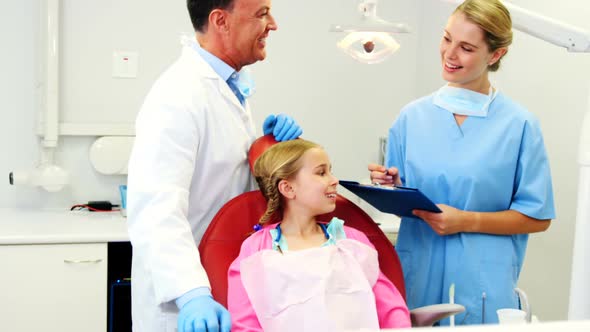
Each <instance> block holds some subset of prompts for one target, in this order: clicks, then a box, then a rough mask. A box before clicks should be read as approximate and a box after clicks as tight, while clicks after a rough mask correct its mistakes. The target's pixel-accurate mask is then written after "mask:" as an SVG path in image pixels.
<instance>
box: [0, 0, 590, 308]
mask: <svg viewBox="0 0 590 332" xmlns="http://www.w3.org/2000/svg"><path fill="white" fill-rule="evenodd" d="M40 1H43V0H3V1H2V2H1V3H0V18H1V19H0V36H1V37H2V38H0V40H2V41H3V52H1V53H0V66H1V68H2V71H1V72H2V74H3V75H2V77H1V78H0V96H1V99H0V100H1V101H2V107H0V115H2V118H3V119H4V121H3V122H2V126H3V128H2V129H3V130H2V131H0V135H1V136H0V138H1V139H0V151H2V152H3V157H2V158H3V159H2V160H3V161H2V163H0V176H2V177H5V179H6V180H5V181H6V182H4V185H0V207H37V206H38V207H59V208H68V207H69V206H70V205H72V204H75V203H80V202H84V201H87V200H94V199H110V200H113V201H117V200H118V192H117V185H118V184H120V183H124V182H125V177H122V176H118V177H110V176H103V175H100V174H97V173H96V172H95V171H94V170H93V169H92V166H91V165H90V164H89V161H88V148H89V146H90V144H91V143H92V142H93V140H94V138H93V137H62V138H60V147H59V151H58V156H57V160H58V163H59V164H60V165H61V166H63V167H64V168H66V169H67V170H69V171H70V173H71V174H72V176H73V177H75V178H76V179H77V181H76V182H74V183H73V184H72V185H71V186H69V187H68V188H66V189H65V190H63V191H62V192H59V193H56V194H48V193H46V192H44V191H43V190H41V189H35V188H27V187H15V186H9V185H8V179H7V177H8V173H9V172H10V171H12V170H20V169H31V168H32V167H33V166H34V163H35V162H37V160H38V152H37V138H36V136H35V134H34V127H35V121H36V115H37V111H38V109H39V107H38V101H39V96H38V92H37V89H36V85H37V84H38V80H39V77H38V76H37V69H38V68H37V64H38V63H39V61H40V58H39V50H38V46H37V38H38V37H37V29H38V28H39V26H38V22H39V19H38V12H39V4H40ZM63 2H64V7H63V10H62V12H63V13H62V14H63V20H62V21H63V31H62V33H63V39H62V42H63V46H62V49H61V51H62V62H61V64H62V71H61V74H62V86H61V87H62V89H63V92H62V94H61V98H62V103H61V114H62V117H63V119H64V120H67V121H71V122H84V121H89V120H93V121H101V122H103V121H111V122H121V121H122V122H128V121H132V119H133V117H134V114H135V112H136V111H137V109H138V108H139V106H140V103H141V99H142V98H143V95H144V94H145V93H146V91H147V89H148V87H149V85H150V83H151V82H152V81H153V79H154V78H155V77H156V76H157V75H158V73H159V72H160V71H161V70H162V69H163V68H165V66H166V65H167V64H168V63H169V62H171V61H173V59H175V58H176V56H177V54H178V52H179V47H178V44H177V40H178V35H179V33H180V32H183V31H185V32H188V31H190V24H189V20H188V16H187V15H186V13H185V9H184V5H185V1H183V0H177V1H141V0H126V1H116V0H101V1H96V0H64V1H63ZM515 2H516V3H517V4H520V5H522V6H524V7H526V8H529V9H532V10H538V11H540V12H543V13H545V14H547V15H551V16H552V17H555V18H558V19H561V20H565V21H568V22H571V23H573V24H577V25H579V26H581V27H584V28H586V29H590V23H588V22H587V20H585V18H587V17H589V16H590V5H589V4H587V3H586V1H583V0H562V1H560V6H559V7H558V8H552V7H551V6H550V4H551V3H552V1H549V0H542V1H541V0H537V1H533V0H528V1H525V0H521V1H515ZM379 5H380V9H379V13H380V15H381V16H382V17H383V18H385V19H388V20H392V21H402V20H403V21H404V22H406V23H408V24H409V25H410V26H412V27H413V29H414V33H412V34H409V35H400V36H397V39H398V41H399V42H400V44H401V49H400V50H399V51H398V53H396V54H394V55H393V57H392V58H391V59H389V60H387V61H386V62H385V63H382V64H378V65H362V64H359V63H356V62H355V61H353V60H352V59H350V58H348V57H347V56H346V55H344V54H343V53H341V52H340V51H339V50H338V49H337V48H336V46H335V43H336V41H337V40H338V39H339V38H341V37H343V35H341V34H338V33H330V32H328V31H327V30H328V27H329V25H330V24H331V23H339V22H343V21H345V20H346V18H350V17H352V15H354V14H355V12H354V8H355V7H354V6H355V2H354V1H352V0H322V1H313V0H300V1H285V0H275V1H274V3H273V6H274V8H273V11H274V14H275V17H276V19H277V20H278V24H279V30H278V31H277V32H274V33H271V34H270V37H269V39H268V59H267V60H266V61H264V62H262V63H259V64H256V65H254V66H252V70H253V73H254V76H255V79H256V83H257V93H256V94H255V95H254V96H253V97H252V98H251V105H252V109H253V112H254V117H255V119H256V120H257V123H259V124H260V123H261V122H262V120H263V119H264V117H265V116H266V115H267V114H270V113H279V112H284V113H289V114H292V115H294V116H295V117H296V118H297V120H298V121H299V122H300V123H301V124H302V126H303V128H304V130H305V133H304V137H306V138H308V139H312V140H315V141H317V142H319V143H321V144H323V145H324V146H325V147H326V148H327V150H328V152H329V153H330V155H331V157H332V161H333V163H334V171H335V172H336V174H337V175H338V176H339V177H340V178H342V179H360V178H364V177H366V171H365V169H366V164H367V163H368V162H370V161H375V160H376V158H377V148H378V137H379V136H384V135H386V133H387V128H388V127H389V126H390V124H391V123H392V121H393V120H394V119H395V117H396V116H397V114H398V112H399V109H400V108H401V107H402V106H403V105H404V104H406V103H407V102H409V101H410V100H412V99H413V98H416V97H418V96H420V95H423V94H425V93H428V92H430V91H432V90H434V89H436V88H437V87H438V86H440V85H441V84H442V81H441V79H440V65H439V60H438V51H437V49H438V40H439V38H440V35H441V29H442V27H443V26H444V23H445V21H446V15H447V14H448V13H449V12H450V11H451V8H450V6H449V5H446V4H441V3H439V2H438V0H421V1H411V0H388V1H381V2H380V4H379ZM573 9H575V11H573ZM515 37H516V38H515V45H514V46H513V47H512V49H511V51H510V53H509V56H508V57H507V58H506V60H505V63H504V67H503V68H502V70H501V72H500V73H499V74H497V75H495V77H494V79H495V80H496V81H497V85H498V86H499V88H500V89H502V90H503V91H505V92H506V93H508V94H509V95H510V96H512V97H513V98H514V99H516V100H518V101H519V102H520V103H522V104H524V105H525V106H527V107H528V108H529V109H530V110H532V111H533V112H534V113H535V114H537V116H538V117H539V118H540V120H541V124H542V127H543V131H544V134H545V140H546V144H547V149H548V153H549V156H550V159H551V166H552V172H553V180H554V190H555V195H556V196H555V197H556V206H557V214H558V218H557V220H556V221H555V222H554V224H553V225H552V227H551V228H550V230H549V231H548V232H546V233H544V234H539V235H535V236H532V237H531V241H530V245H529V251H528V255H527V259H526V263H525V268H524V271H523V275H522V284H521V286H522V287H523V288H524V289H525V290H526V291H527V292H528V293H529V296H530V298H531V301H532V304H533V308H534V310H535V312H536V313H537V314H538V315H539V317H540V318H541V319H545V320H554V319H565V318H566V312H567V293H568V290H569V288H568V287H569V274H570V263H571V258H570V256H571V246H572V245H571V243H572V234H573V225H574V218H575V197H576V183H577V168H576V164H575V159H576V146H577V137H578V134H579V129H580V128H579V124H580V121H581V118H582V113H583V112H584V110H585V107H586V106H585V105H586V100H587V98H586V95H587V93H586V92H587V91H588V82H587V81H588V79H587V75H586V74H587V68H590V55H581V54H580V55H576V54H567V53H566V52H565V51H562V50H559V49H556V48H554V47H552V46H549V45H546V44H544V43H542V42H540V41H537V40H534V39H532V38H531V37H528V36H525V35H523V34H520V33H516V36H515ZM114 50H132V51H137V52H138V53H139V54H140V70H139V75H138V77H137V79H127V80H121V79H113V78H111V77H110V65H111V62H110V61H111V54H112V51H114ZM365 128H368V130H367V129H365Z"/></svg>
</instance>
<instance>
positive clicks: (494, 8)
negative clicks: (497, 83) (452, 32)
mask: <svg viewBox="0 0 590 332" xmlns="http://www.w3.org/2000/svg"><path fill="white" fill-rule="evenodd" d="M457 12H461V13H463V14H465V17H466V18H467V20H469V21H470V22H473V23H475V24H477V25H478V26H479V27H480V28H482V29H483V31H484V32H485V41H486V44H487V45H488V48H489V51H490V52H494V51H495V50H497V49H499V48H501V47H508V46H509V45H510V44H512V19H511V18H510V12H509V11H508V9H507V8H506V7H505V6H504V5H503V4H502V2H500V1H499V0H466V1H465V2H463V3H462V4H461V5H459V7H457V8H456V9H455V11H454V12H453V14H455V13H457ZM504 55H506V54H504ZM502 57H503V56H502ZM500 60H501V58H500V59H498V61H496V62H495V63H494V64H492V65H490V66H488V70H489V71H491V72H494V71H497V70H498V69H499V68H500Z"/></svg>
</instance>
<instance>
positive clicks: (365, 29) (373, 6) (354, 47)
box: [330, 0, 410, 64]
mask: <svg viewBox="0 0 590 332" xmlns="http://www.w3.org/2000/svg"><path fill="white" fill-rule="evenodd" d="M358 10H359V12H360V14H361V15H360V16H359V18H358V19H357V20H356V22H352V23H351V24H333V25H332V26H331V27H330V31H333V32H346V33H348V34H347V35H346V36H345V37H344V38H343V39H342V40H340V41H339V42H338V43H337V44H336V45H337V46H338V47H339V48H340V49H342V51H344V52H345V53H347V54H348V55H350V56H352V57H353V58H354V59H356V60H358V61H360V62H363V63H369V64H373V63H379V62H382V61H383V60H385V59H386V58H387V57H389V56H390V55H391V54H393V53H395V51H397V50H398V49H399V47H400V45H399V43H398V42H397V41H396V40H395V39H394V38H393V36H392V34H393V33H408V32H410V28H409V27H408V26H407V25H406V24H404V23H390V22H387V21H385V20H383V19H381V18H379V17H378V16H377V0H360V3H359V6H358Z"/></svg>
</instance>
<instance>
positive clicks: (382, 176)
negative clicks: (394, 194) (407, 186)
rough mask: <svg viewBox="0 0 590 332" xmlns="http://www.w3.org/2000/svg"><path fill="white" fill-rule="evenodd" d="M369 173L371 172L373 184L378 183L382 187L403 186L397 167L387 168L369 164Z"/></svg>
mask: <svg viewBox="0 0 590 332" xmlns="http://www.w3.org/2000/svg"><path fill="white" fill-rule="evenodd" d="M368 169H369V172H371V174H370V176H371V183H373V184H375V183H378V184H379V185H382V186H401V185H402V181H401V179H400V177H399V171H398V169H397V167H390V168H385V166H383V165H378V164H369V167H368Z"/></svg>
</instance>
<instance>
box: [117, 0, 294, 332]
mask: <svg viewBox="0 0 590 332" xmlns="http://www.w3.org/2000/svg"><path fill="white" fill-rule="evenodd" d="M187 6H188V11H189V14H190V17H191V21H192V23H193V26H194V28H195V31H196V39H193V38H186V39H185V40H183V50H182V54H181V56H180V58H179V59H178V60H177V61H176V62H175V63H174V64H172V66H171V67H170V68H168V70H167V71H166V72H164V73H163V74H162V76H161V77H160V78H159V79H158V80H157V81H156V82H155V84H154V85H153V87H152V89H151V91H150V92H149V94H148V95H147V97H146V99H145V102H144V104H143V106H142V108H141V110H140V112H139V115H138V117H137V122H136V140H135V145H134V147H133V151H132V154H131V158H130V162H129V178H128V192H127V195H128V198H127V208H128V211H127V213H128V227H129V236H130V239H131V243H132V245H133V264H132V317H133V331H135V332H165V331H178V332H188V331H229V330H230V325H231V320H230V318H229V314H228V312H227V310H226V309H225V308H224V307H223V306H221V305H220V304H219V303H217V302H215V301H214V300H213V298H212V297H211V291H210V285H209V280H208V278H207V274H206V272H205V270H204V269H203V267H202V265H201V264H200V260H199V252H198V249H197V247H198V243H199V241H200V240H201V237H202V235H203V233H204V232H205V230H206V228H207V226H208V225H209V222H210V221H211V219H212V218H213V216H214V215H215V214H216V213H217V211H218V210H219V209H220V208H221V207H222V205H223V204H225V203H226V202H227V201H229V200H230V199H232V198H233V197H235V196H237V195H239V194H241V193H243V192H246V191H249V190H252V189H254V182H253V180H252V178H251V175H250V170H249V168H248V162H247V152H248V149H249V147H250V144H251V143H252V142H253V141H254V139H255V138H256V136H257V135H256V131H255V129H254V124H253V121H252V116H251V113H250V108H249V106H248V102H247V101H246V98H247V97H248V95H249V94H250V93H251V89H250V86H249V84H248V83H249V82H246V81H247V80H244V79H243V77H242V78H240V74H242V73H243V72H240V71H241V69H242V67H244V66H246V65H249V64H252V63H255V62H257V61H260V60H264V58H265V57H266V51H265V46H266V38H267V37H268V34H269V32H270V31H271V30H276V29H277V25H276V22H275V20H274V18H273V17H272V15H271V13H270V7H271V0H188V1H187ZM242 76H244V75H242ZM263 132H264V134H268V133H273V134H274V136H275V137H276V139H277V140H279V141H282V140H288V139H293V138H297V137H298V136H299V135H300V134H301V129H300V127H299V126H298V125H297V124H296V123H295V121H293V119H292V118H291V117H289V116H286V115H283V114H280V115H278V116H276V117H275V116H274V115H270V116H268V117H267V119H266V120H265V121H264V125H263Z"/></svg>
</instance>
